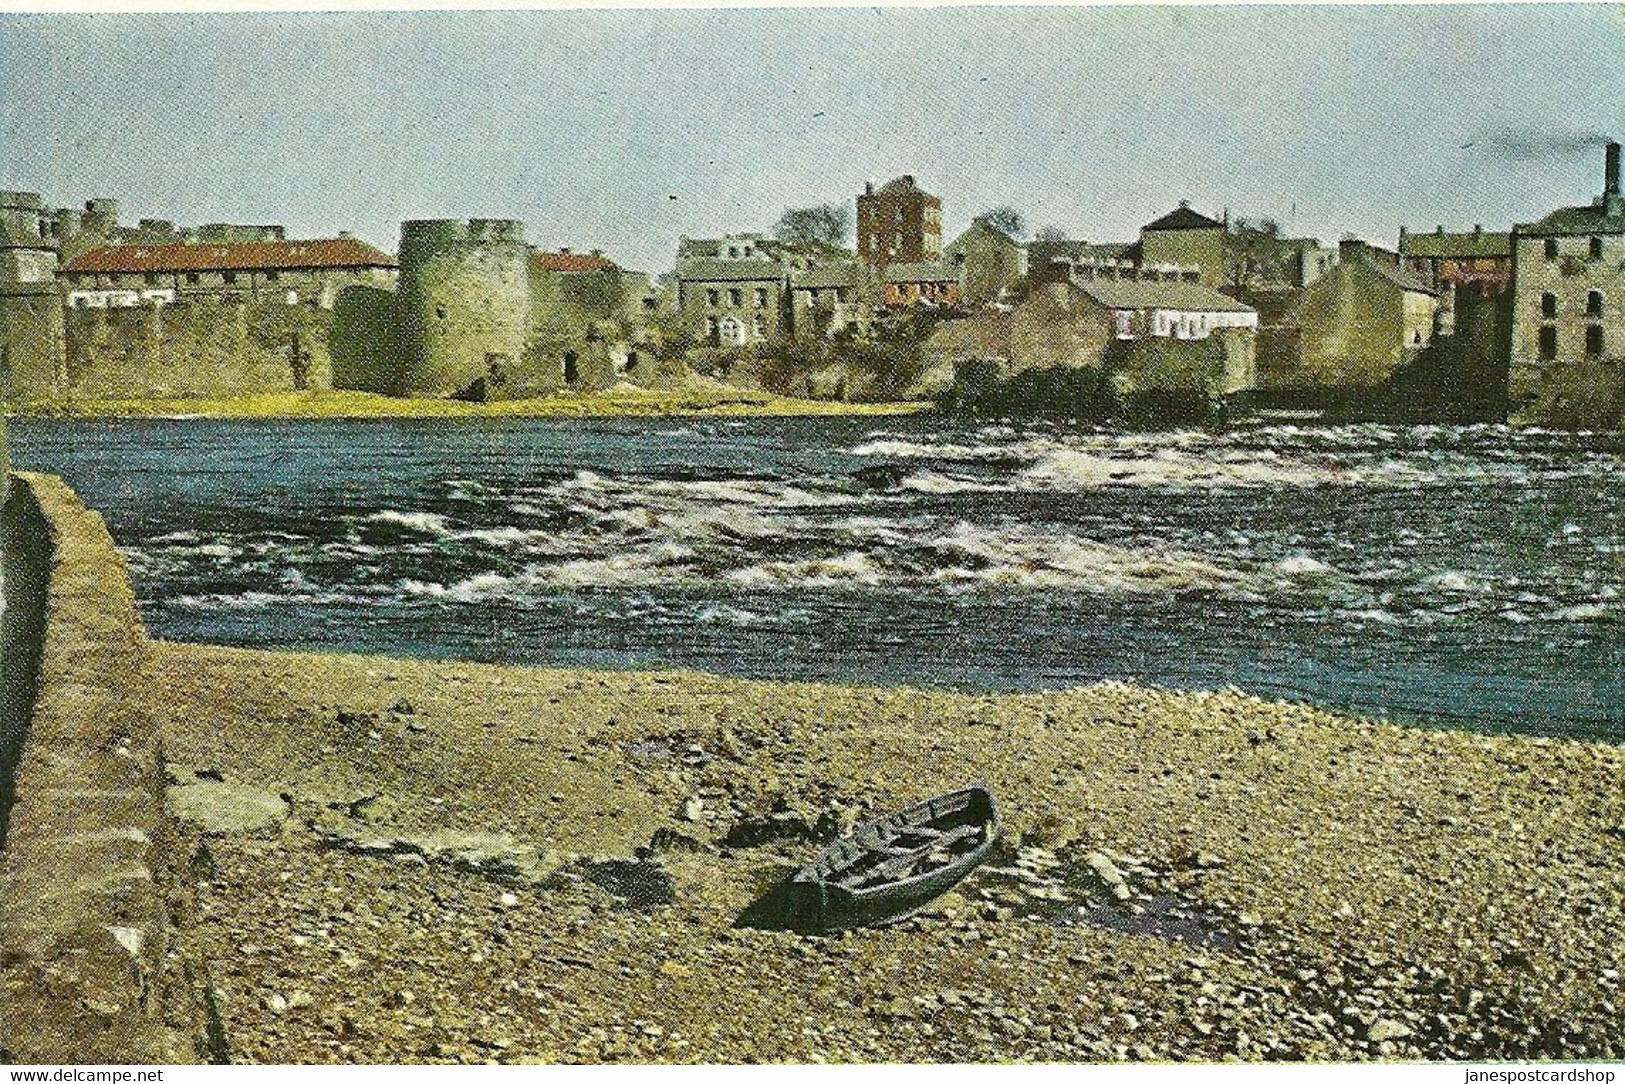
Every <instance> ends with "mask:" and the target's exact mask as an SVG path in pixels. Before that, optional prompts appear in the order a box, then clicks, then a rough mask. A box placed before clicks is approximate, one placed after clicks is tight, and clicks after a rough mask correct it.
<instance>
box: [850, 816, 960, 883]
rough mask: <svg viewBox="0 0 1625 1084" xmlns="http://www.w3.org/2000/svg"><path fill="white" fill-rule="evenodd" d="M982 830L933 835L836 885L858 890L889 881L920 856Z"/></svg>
mask: <svg viewBox="0 0 1625 1084" xmlns="http://www.w3.org/2000/svg"><path fill="white" fill-rule="evenodd" d="M982 828H983V826H982V825H980V824H962V825H959V826H958V827H957V828H953V829H950V830H949V831H947V832H938V833H935V835H936V838H935V839H932V840H931V841H929V842H927V843H922V844H920V845H919V846H918V847H911V848H908V849H907V850H906V851H903V853H901V854H897V855H896V857H894V858H890V859H888V860H887V861H885V862H882V863H880V864H879V865H877V866H871V867H870V868H868V869H866V870H860V871H859V872H857V873H853V874H849V875H847V876H845V877H842V878H840V880H839V881H838V882H837V883H838V884H841V885H843V886H845V887H847V888H858V887H860V886H862V885H864V884H866V883H869V882H872V881H877V880H887V879H890V878H892V877H895V876H897V875H898V874H899V873H902V872H904V871H906V870H907V869H908V868H909V867H910V866H912V865H913V864H914V863H915V862H918V861H919V860H920V858H921V857H922V856H924V855H925V854H927V853H929V852H931V851H934V850H936V849H937V848H938V847H952V846H953V845H954V844H955V843H958V842H959V841H960V840H964V839H971V838H973V837H975V836H977V835H980V834H981V832H982ZM885 850H886V851H887V853H893V852H894V851H899V850H902V848H885Z"/></svg>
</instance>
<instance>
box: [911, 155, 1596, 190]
mask: <svg viewBox="0 0 1625 1084" xmlns="http://www.w3.org/2000/svg"><path fill="white" fill-rule="evenodd" d="M1614 153H1615V155H1618V154H1619V148H1617V147H1616V148H1614ZM1614 176H1615V178H1618V176H1619V168H1618V160H1617V158H1616V161H1615V169H1614ZM903 183H904V184H906V185H908V186H909V187H910V188H913V187H914V174H912V173H905V174H903Z"/></svg>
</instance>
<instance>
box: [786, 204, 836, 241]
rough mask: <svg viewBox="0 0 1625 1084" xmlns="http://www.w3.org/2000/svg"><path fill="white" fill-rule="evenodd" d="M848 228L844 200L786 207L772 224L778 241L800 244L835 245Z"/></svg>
mask: <svg viewBox="0 0 1625 1084" xmlns="http://www.w3.org/2000/svg"><path fill="white" fill-rule="evenodd" d="M851 228H852V220H851V217H850V211H849V209H848V208H847V206H846V204H844V203H821V204H819V205H818V206H816V207H787V208H785V211H784V214H782V215H780V216H779V221H778V224H777V225H775V226H774V227H773V236H774V237H776V238H778V239H779V240H780V241H789V242H791V243H792V244H801V245H830V246H832V247H834V246H838V245H840V244H841V243H843V242H844V241H845V240H846V235H847V233H848V232H849V231H850V230H851Z"/></svg>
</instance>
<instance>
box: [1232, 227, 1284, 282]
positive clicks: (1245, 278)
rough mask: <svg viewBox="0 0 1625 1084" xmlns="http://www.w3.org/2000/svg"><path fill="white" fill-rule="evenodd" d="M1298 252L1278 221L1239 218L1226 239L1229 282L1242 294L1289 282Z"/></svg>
mask: <svg viewBox="0 0 1625 1084" xmlns="http://www.w3.org/2000/svg"><path fill="white" fill-rule="evenodd" d="M1294 251H1295V250H1294V249H1293V247H1292V246H1291V245H1290V244H1288V243H1287V241H1286V239H1285V238H1283V237H1282V236H1281V226H1280V223H1278V222H1276V221H1275V220H1274V219H1270V218H1262V219H1259V220H1257V221H1250V220H1248V219H1245V218H1238V219H1236V221H1235V224H1234V225H1232V226H1231V227H1230V232H1229V233H1228V234H1226V235H1225V241H1224V272H1225V279H1226V281H1228V282H1229V283H1230V285H1232V286H1234V287H1236V288H1237V289H1238V290H1239V289H1245V288H1246V287H1248V286H1251V285H1254V284H1258V283H1280V282H1284V281H1287V279H1288V275H1287V271H1288V266H1287V265H1288V263H1289V262H1290V260H1291V258H1292V256H1293V254H1294Z"/></svg>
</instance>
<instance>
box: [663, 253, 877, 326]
mask: <svg viewBox="0 0 1625 1084" xmlns="http://www.w3.org/2000/svg"><path fill="white" fill-rule="evenodd" d="M673 277H674V279H675V283H676V296H675V305H676V308H677V310H678V312H679V313H680V314H681V315H682V317H683V318H684V319H685V321H686V322H687V324H688V326H689V328H690V330H691V332H692V333H693V334H694V336H695V338H696V339H698V341H699V342H700V344H701V345H705V346H733V347H742V346H751V345H754V344H758V343H769V342H776V341H781V340H783V339H785V338H788V337H790V336H792V335H804V336H811V335H823V334H833V333H834V332H835V331H838V330H854V329H855V328H854V325H857V326H866V325H867V322H868V313H869V310H870V309H871V308H872V305H871V304H869V303H868V299H869V298H870V297H871V295H872V293H873V290H872V287H871V286H870V284H869V281H868V276H867V274H866V273H865V270H864V268H862V267H861V266H860V265H859V264H858V263H857V262H855V261H854V260H853V258H852V253H850V252H848V251H846V250H845V249H838V248H830V247H827V246H822V245H807V244H796V243H790V242H785V241H778V240H775V239H773V238H770V237H766V236H764V235H762V234H755V233H739V234H729V235H727V236H725V237H720V238H691V237H684V238H682V239H681V240H679V242H678V246H677V269H676V271H675V273H674V276H673Z"/></svg>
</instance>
